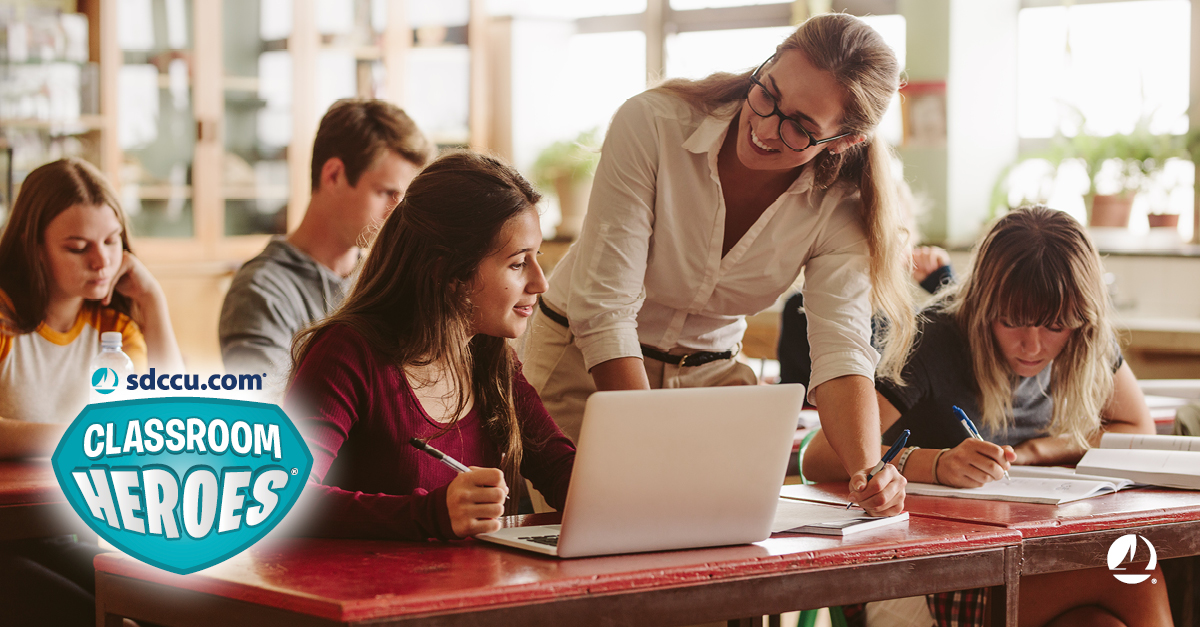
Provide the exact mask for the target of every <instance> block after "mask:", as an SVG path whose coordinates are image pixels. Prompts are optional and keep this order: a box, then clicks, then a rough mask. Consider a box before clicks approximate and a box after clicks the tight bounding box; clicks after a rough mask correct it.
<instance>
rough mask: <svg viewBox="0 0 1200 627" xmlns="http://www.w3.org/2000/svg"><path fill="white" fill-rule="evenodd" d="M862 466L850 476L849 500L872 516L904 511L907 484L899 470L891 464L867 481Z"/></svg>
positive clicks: (884, 466)
mask: <svg viewBox="0 0 1200 627" xmlns="http://www.w3.org/2000/svg"><path fill="white" fill-rule="evenodd" d="M869 470H870V468H864V469H862V470H860V471H858V472H856V473H854V475H853V476H852V477H850V500H851V501H854V502H855V503H858V504H859V505H861V506H862V508H863V509H865V510H867V513H868V514H870V515H872V516H895V515H896V514H899V513H900V512H903V511H904V486H906V485H908V480H907V479H905V478H904V477H903V476H902V475H901V474H900V471H898V470H896V467H895V466H893V465H891V464H884V465H883V470H880V471H879V472H877V473H875V476H874V477H871V481H870V483H868V482H867V472H868V471H869Z"/></svg>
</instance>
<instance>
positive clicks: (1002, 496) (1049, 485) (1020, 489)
mask: <svg viewBox="0 0 1200 627" xmlns="http://www.w3.org/2000/svg"><path fill="white" fill-rule="evenodd" d="M1009 476H1011V477H1012V478H1011V479H1000V480H998V481H993V482H991V483H988V484H986V485H984V486H982V487H978V488H952V487H950V486H944V485H933V484H931V483H912V482H909V484H908V486H907V487H906V488H905V491H906V492H908V493H909V494H915V495H920V496H948V497H951V498H958V499H984V500H988V501H1017V502H1019V503H1047V504H1050V505H1062V504H1063V503H1070V502H1072V501H1078V500H1081V499H1090V498H1092V497H1094V496H1103V495H1105V494H1112V493H1113V492H1116V491H1117V489H1118V487H1117V484H1115V483H1113V482H1112V481H1111V480H1109V479H1103V480H1100V481H1088V480H1086V479H1079V478H1065V477H1064V478H1047V477H1020V476H1017V475H1016V474H1015V473H1013V472H1012V471H1011V470H1010V471H1009ZM1128 485H1129V484H1126V487H1127V486H1128Z"/></svg>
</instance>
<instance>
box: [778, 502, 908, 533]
mask: <svg viewBox="0 0 1200 627" xmlns="http://www.w3.org/2000/svg"><path fill="white" fill-rule="evenodd" d="M844 507H845V504H844V503H843V504H842V506H841V507H835V506H830V505H819V504H816V503H811V502H801V501H797V500H794V499H789V498H780V499H779V505H778V506H777V507H776V508H775V522H774V523H772V524H771V533H812V534H818V535H824V536H848V535H850V534H854V533H861V532H863V531H869V530H871V529H878V528H880V527H887V526H891V525H896V524H899V523H902V522H906V521H907V520H908V512H902V513H900V514H899V515H896V516H881V517H875V516H867V515H866V513H865V512H864V511H863V510H861V509H857V508H856V509H850V510H847V509H843V508H844Z"/></svg>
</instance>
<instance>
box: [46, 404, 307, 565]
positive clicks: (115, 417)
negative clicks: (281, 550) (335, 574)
mask: <svg viewBox="0 0 1200 627" xmlns="http://www.w3.org/2000/svg"><path fill="white" fill-rule="evenodd" d="M51 462H52V464H53V466H54V473H55V475H56V476H57V477H58V483H59V486H61V487H62V490H63V493H64V494H66V496H67V500H68V501H69V502H70V503H71V506H72V507H73V508H74V509H75V512H76V513H78V514H79V516H80V517H81V518H82V519H83V521H84V522H85V523H87V525H88V526H89V527H91V528H92V529H93V530H94V531H95V532H96V533H97V534H99V535H100V537H102V538H104V539H105V540H108V541H109V542H111V543H112V544H113V545H114V546H116V547H117V548H118V549H120V550H121V551H124V552H125V553H126V554H128V555H131V556H133V557H136V558H137V559H140V560H142V561H143V562H146V563H147V564H151V565H154V566H157V567H159V568H162V569H163V570H168V571H171V572H173V573H179V574H183V575H186V574H188V573H193V572H196V571H198V570H201V569H203V568H207V567H209V566H212V565H214V564H219V563H220V562H223V561H225V560H227V559H229V558H230V557H233V556H234V555H237V554H238V553H240V552H242V551H243V550H245V549H246V548H248V547H250V546H251V545H253V544H254V543H255V542H257V541H258V540H259V539H261V538H262V537H263V536H264V535H266V534H267V532H269V531H270V530H271V529H273V528H274V527H275V525H277V524H278V523H279V521H280V520H282V519H283V517H284V515H286V514H287V512H288V511H289V510H290V509H291V508H292V506H293V505H295V503H296V500H297V499H298V498H299V497H300V493H301V491H302V490H303V489H304V484H305V481H306V480H307V478H308V474H309V471H310V470H312V463H313V459H312V453H310V452H309V450H308V446H307V445H306V444H305V442H304V439H303V438H302V437H301V436H300V433H299V431H297V430H296V427H295V426H294V425H293V424H292V422H291V420H289V419H288V417H287V415H286V414H284V413H283V410H281V409H280V408H279V407H278V406H276V405H268V404H265V403H252V402H249V401H239V400H226V399H216V398H185V397H174V398H151V399H138V400H130V401H118V402H113V403H100V404H92V405H88V406H87V407H86V408H84V410H83V411H82V412H80V414H79V416H78V417H76V418H75V421H74V422H72V423H71V426H70V427H68V428H67V431H66V433H65V434H64V435H63V437H62V440H60V441H59V444H58V448H57V449H55V451H54V455H53V457H52V458H51Z"/></svg>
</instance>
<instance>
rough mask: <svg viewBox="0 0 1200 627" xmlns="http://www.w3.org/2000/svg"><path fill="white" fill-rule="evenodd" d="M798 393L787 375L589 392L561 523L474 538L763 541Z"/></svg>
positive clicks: (673, 543)
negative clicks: (783, 381) (784, 380)
mask: <svg viewBox="0 0 1200 627" xmlns="http://www.w3.org/2000/svg"><path fill="white" fill-rule="evenodd" d="M803 402H804V386H802V385H799V384H787V385H757V386H733V387H716V388H690V389H671V390H631V391H620V392H597V393H595V394H592V395H591V396H590V397H589V398H588V402H587V407H586V408H585V410H584V414H583V427H582V431H581V433H580V436H579V445H578V452H577V453H576V456H575V468H574V470H573V472H572V475H571V487H570V488H569V489H568V491H567V502H566V505H565V507H564V508H563V517H562V524H561V525H543V526H533V527H511V528H506V529H501V530H500V531H497V532H496V533H488V534H480V535H478V536H476V537H477V538H479V539H481V540H486V541H488V542H495V543H498V544H504V545H507V546H513V547H518V548H522V549H528V550H530V551H536V552H538V553H544V554H546V555H556V556H558V557H584V556H588V555H610V554H614V553H638V552H642V551H665V550H671V549H687V548H697V547H705V546H721V545H727V544H745V543H749V542H758V541H760V540H764V539H766V538H767V536H769V535H770V533H771V521H772V519H773V518H774V516H775V505H776V503H777V502H778V501H779V489H780V486H782V485H783V477H784V474H785V473H786V470H787V462H788V458H789V456H790V454H791V450H792V441H793V436H794V434H795V432H796V417H797V416H798V415H799V414H800V408H801V406H802V405H803Z"/></svg>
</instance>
